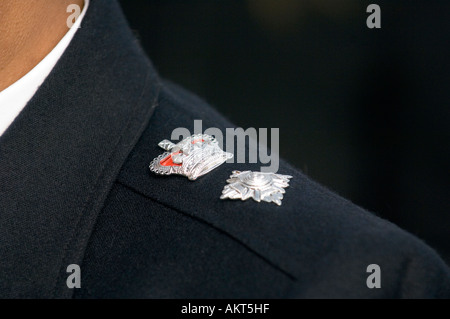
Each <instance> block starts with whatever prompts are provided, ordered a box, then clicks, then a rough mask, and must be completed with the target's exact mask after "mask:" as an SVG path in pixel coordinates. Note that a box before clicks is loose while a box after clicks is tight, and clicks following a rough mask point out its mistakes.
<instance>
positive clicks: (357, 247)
mask: <svg viewBox="0 0 450 319" xmlns="http://www.w3.org/2000/svg"><path fill="white" fill-rule="evenodd" d="M158 104H159V105H158V107H157V108H156V110H155V113H154V115H153V117H152V118H151V120H150V123H149V125H148V127H147V129H146V130H145V132H144V134H143V135H142V136H141V138H140V140H139V142H138V144H137V145H136V147H135V148H134V150H133V151H132V153H131V154H130V156H129V158H128V160H127V161H126V163H125V165H124V166H123V167H122V170H121V172H120V174H119V176H118V178H117V182H118V183H120V184H121V185H125V186H126V187H128V188H130V189H132V190H134V191H135V192H137V193H139V194H140V195H141V196H142V197H143V198H145V199H146V200H152V201H155V202H157V203H159V204H161V205H164V206H165V207H167V208H169V209H172V210H174V211H177V212H179V213H180V214H184V215H186V216H190V217H192V218H194V219H195V220H197V221H200V222H202V223H205V224H206V225H208V226H209V227H211V228H213V229H215V230H217V231H220V232H223V233H224V234H226V236H228V237H229V238H232V239H233V240H235V241H237V242H238V243H240V244H241V245H242V246H244V247H246V248H248V249H249V250H250V251H252V252H253V253H254V254H255V255H257V256H258V258H262V259H263V260H265V261H266V262H267V263H269V264H271V266H273V267H274V268H275V269H277V271H280V272H282V273H284V274H286V275H287V276H288V277H289V278H291V279H292V281H293V288H292V296H295V297H323V296H330V297H339V296H354V297H361V296H369V297H401V296H409V297H433V296H441V295H443V294H445V293H448V290H447V289H448V282H449V273H448V268H447V267H446V265H445V264H444V263H443V262H442V260H441V259H440V258H439V257H438V256H437V254H436V253H435V252H434V251H433V250H432V249H431V248H429V247H428V246H426V245H425V244H424V243H423V242H421V241H420V240H418V239H417V238H415V237H414V236H412V235H410V234H408V233H406V232H404V231H403V230H401V229H399V228H398V227H396V226H395V225H393V224H391V223H389V222H387V221H385V220H382V219H380V218H378V217H376V216H375V215H373V214H371V213H370V212H367V211H366V210H364V209H362V208H360V207H358V206H356V205H354V204H353V203H351V202H350V201H348V200H346V199H344V198H342V197H340V196H338V195H336V194H335V193H333V192H331V191H329V190H327V189H326V188H324V187H322V186H321V185H319V184H317V183H315V182H314V181H312V180H310V179H309V178H308V177H307V176H305V175H304V174H302V173H301V172H300V171H298V170H296V169H295V168H293V167H292V166H291V165H289V164H288V163H286V162H284V161H283V160H281V161H280V166H279V171H278V173H280V174H286V175H290V176H292V179H291V180H290V186H289V187H288V188H286V193H285V194H284V198H283V201H282V205H281V206H277V205H275V204H273V203H266V202H261V203H257V202H255V201H253V200H251V199H249V200H246V201H241V200H222V199H220V195H221V193H222V190H223V187H224V186H225V184H226V180H227V179H228V178H229V176H230V175H231V172H232V171H234V170H239V171H246V170H252V171H259V170H260V167H261V165H262V164H261V163H253V164H252V163H224V164H222V165H221V166H219V167H218V168H216V169H214V170H213V171H211V172H210V173H208V174H206V175H204V176H202V177H200V178H198V179H197V180H195V181H190V180H188V179H187V178H186V177H183V176H175V175H172V176H158V175H155V174H153V173H151V172H150V171H149V169H148V166H149V163H150V161H151V160H152V159H153V158H155V157H157V156H158V155H160V154H161V153H162V152H163V151H162V150H161V149H160V148H159V147H158V143H159V142H160V141H162V140H164V139H170V137H171V135H172V132H173V130H174V129H176V128H186V129H188V130H189V131H190V132H194V120H202V126H203V130H205V129H206V128H209V127H215V128H219V129H220V130H223V131H225V129H226V128H230V127H234V126H233V125H232V124H231V123H230V122H229V121H228V120H226V119H225V118H224V117H222V116H221V115H220V114H219V113H218V112H216V111H215V110H214V109H213V108H211V107H210V106H209V105H208V104H207V103H205V102H204V101H203V100H201V99H200V98H198V97H196V96H195V95H193V94H190V93H189V92H187V91H186V90H184V89H181V88H179V87H178V86H176V85H174V84H171V83H165V84H164V85H163V87H162V90H161V92H160V96H159V103H158ZM192 245H194V246H196V247H198V248H199V249H201V246H202V242H195V243H192ZM372 264H376V265H379V267H380V269H381V271H382V274H383V289H368V288H367V285H366V280H367V277H368V276H369V274H368V272H367V269H368V266H369V265H372ZM443 278H444V280H443Z"/></svg>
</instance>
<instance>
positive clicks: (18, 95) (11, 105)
mask: <svg viewBox="0 0 450 319" xmlns="http://www.w3.org/2000/svg"><path fill="white" fill-rule="evenodd" d="M88 6H89V0H84V7H83V11H82V12H81V14H80V16H79V17H78V18H77V19H76V21H75V23H74V24H73V26H72V27H71V28H70V29H69V31H68V32H67V33H66V35H65V36H64V37H63V38H62V39H61V41H59V43H58V44H57V45H56V47H54V48H53V50H52V51H51V52H50V53H49V54H48V55H47V56H46V57H45V58H44V59H43V60H42V61H41V62H39V64H38V65H36V66H35V67H34V68H33V69H32V70H31V71H30V72H28V73H27V74H25V75H24V76H23V77H22V78H20V79H19V80H18V81H16V82H14V83H13V84H11V85H10V86H9V87H7V88H6V89H4V90H3V91H1V92H0V136H1V135H2V134H3V133H4V132H5V131H6V129H7V128H8V127H9V126H10V125H11V123H12V122H13V121H14V119H15V118H16V117H17V115H19V113H20V112H21V111H22V110H23V108H24V107H25V105H27V103H28V101H30V100H31V98H32V97H33V96H34V94H35V93H36V91H37V90H38V89H39V87H40V86H41V85H42V83H44V81H45V79H46V78H47V76H48V75H49V74H50V72H51V71H52V70H53V68H54V67H55V65H56V63H57V62H58V60H59V59H60V58H61V56H62V55H63V53H64V51H65V50H66V49H67V47H68V46H69V44H70V42H71V41H72V38H73V37H74V35H75V33H76V32H77V30H78V28H79V27H80V25H81V21H82V20H83V18H84V16H85V14H86V11H87V8H88ZM69 12H71V11H69ZM68 17H69V15H68Z"/></svg>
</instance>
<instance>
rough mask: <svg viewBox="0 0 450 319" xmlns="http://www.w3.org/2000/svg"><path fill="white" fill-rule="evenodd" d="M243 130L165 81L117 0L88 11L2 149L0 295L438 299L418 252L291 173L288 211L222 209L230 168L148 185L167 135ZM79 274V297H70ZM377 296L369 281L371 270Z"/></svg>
mask: <svg viewBox="0 0 450 319" xmlns="http://www.w3.org/2000/svg"><path fill="white" fill-rule="evenodd" d="M195 119H201V120H202V121H203V127H204V128H205V127H218V128H221V129H225V128H227V127H233V126H232V124H230V123H229V122H228V121H227V120H225V119H224V118H223V117H221V116H220V115H219V114H217V113H216V112H215V111H214V110H213V109H212V108H211V107H210V106H208V105H207V104H205V102H203V101H202V100H200V99H199V98H197V97H196V96H194V95H192V94H190V93H188V92H186V91H184V90H183V89H180V88H178V87H176V86H175V85H172V84H169V83H167V82H165V81H163V80H161V79H160V78H159V77H158V75H157V73H156V72H155V70H154V68H153V66H152V64H151V62H150V61H149V60H148V58H147V57H146V56H145V54H144V53H143V51H142V49H141V48H140V46H139V45H138V43H137V41H136V40H135V38H134V37H133V35H132V32H131V31H130V30H129V28H128V26H127V24H126V21H125V19H124V17H123V16H122V13H121V11H120V8H119V7H118V4H117V3H116V2H115V1H111V0H93V1H91V5H90V8H89V10H88V12H87V15H86V17H85V19H84V21H83V25H82V28H81V29H80V30H79V31H78V32H77V34H76V36H75V38H74V39H73V41H72V43H71V44H70V46H69V48H68V49H67V51H66V52H65V53H64V55H63V57H62V58H61V60H60V61H59V62H58V64H57V65H56V67H55V68H54V70H53V71H52V73H51V74H50V76H49V77H48V78H47V80H46V81H45V82H44V84H43V85H42V86H41V87H40V89H39V90H38V92H37V94H36V95H35V96H34V97H33V99H32V100H31V101H30V102H29V103H28V105H27V106H26V108H25V109H24V110H23V112H22V113H21V114H20V115H19V117H18V118H17V119H16V120H15V121H14V123H13V124H12V125H11V126H10V127H9V129H8V130H7V131H6V132H5V133H4V135H3V136H2V137H1V138H0V297H3V298H19V297H26V298H33V297H37V298H97V297H102V298H108V297H113V298H116V297H126V298H133V297H138V298H141V297H143V298H223V297H232V298H255V297H256V298H316V297H319V298H322V297H344V298H346V297H364V298H397V297H404V298H410V297H411V298H413V297H414V298H422V297H425V298H434V297H449V296H450V275H449V270H448V268H447V266H446V265H445V264H444V262H443V261H442V260H441V259H440V258H439V257H438V255H437V254H436V253H435V252H434V251H433V250H432V249H431V248H429V247H428V246H426V245H425V244H424V243H423V242H421V241H420V240H418V239H417V238H415V237H413V236H412V235H410V234H408V233H406V232H404V231H402V230H401V229H399V228H397V227H396V226H395V225H393V224H391V223H389V222H387V221H384V220H382V219H380V218H378V217H376V216H374V215H373V214H371V213H369V212H367V211H365V210H364V209H361V208H359V207H357V206H355V205H354V204H352V203H351V202H349V201H347V200H345V199H343V198H341V197H339V196H338V195H336V194H334V193H332V192H330V191H329V190H327V189H325V188H324V187H322V186H320V185H318V184H316V183H315V182H313V181H311V180H310V179H308V177H306V176H305V175H303V174H302V173H301V172H299V171H298V170H296V169H295V168H293V167H291V166H290V165H288V164H287V163H285V162H281V164H280V169H279V173H280V174H288V175H292V176H293V178H292V180H291V186H290V187H289V188H287V189H286V194H285V197H284V199H283V204H282V206H280V207H278V206H277V205H275V204H273V203H270V204H269V203H256V202H255V201H253V200H247V201H239V200H238V201H232V200H220V199H219V197H220V195H221V191H222V189H223V187H224V185H225V183H226V179H227V178H228V177H229V175H230V174H231V171H232V170H248V169H251V170H259V169H260V166H261V165H260V164H237V163H236V164H230V163H227V164H223V165H221V166H220V167H219V168H217V169H215V170H214V171H212V172H210V173H209V174H207V175H205V176H203V177H200V178H199V179H198V180H196V181H189V180H188V179H187V178H185V177H181V176H163V177H161V176H157V175H154V174H152V173H150V171H149V169H148V165H149V163H150V161H151V160H152V159H153V158H154V157H156V156H158V155H159V154H161V149H160V148H159V147H158V142H160V141H161V140H163V139H169V138H170V135H171V132H172V130H173V129H175V128H177V127H186V128H188V129H190V130H191V131H192V130H193V127H192V126H193V123H194V120H195ZM70 264H78V265H80V267H81V288H80V289H69V288H68V287H67V285H66V279H67V277H68V275H69V274H68V273H67V272H66V269H67V266H68V265H70ZM370 264H377V265H379V266H380V269H381V288H379V289H377V288H374V289H369V288H368V287H367V285H366V280H367V277H368V276H369V275H370V273H368V272H367V266H368V265H370Z"/></svg>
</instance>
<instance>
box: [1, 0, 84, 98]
mask: <svg viewBox="0 0 450 319" xmlns="http://www.w3.org/2000/svg"><path fill="white" fill-rule="evenodd" d="M70 4H77V5H79V6H80V8H81V10H82V9H83V5H84V0H1V1H0V92H1V91H3V90H4V89H6V88H7V87H8V86H10V85H11V84H13V83H14V82H16V81H17V80H19V79H20V78H21V77H23V76H24V75H25V74H27V73H28V72H29V71H30V70H31V69H33V68H34V67H35V66H36V65H37V64H39V62H41V61H42V60H43V59H44V58H45V57H46V56H47V54H49V53H50V52H51V51H52V50H53V48H54V47H55V46H56V45H57V44H58V42H59V41H60V40H61V39H62V38H63V37H64V35H65V34H66V33H67V31H69V28H68V26H67V19H68V17H69V16H70V15H71V14H72V12H67V7H68V6H69V5H70Z"/></svg>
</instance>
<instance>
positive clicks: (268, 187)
mask: <svg viewBox="0 0 450 319" xmlns="http://www.w3.org/2000/svg"><path fill="white" fill-rule="evenodd" d="M291 178H292V176H289V175H281V174H275V173H261V172H252V171H244V172H240V171H233V174H232V175H231V176H230V179H228V180H227V182H228V185H225V187H224V189H223V191H222V196H220V198H221V199H226V198H229V199H241V200H247V199H249V198H253V199H254V200H255V201H257V202H260V201H265V202H268V203H270V202H273V203H275V204H277V205H279V206H280V205H281V200H282V199H283V194H284V193H285V192H286V191H285V190H284V189H285V188H286V187H288V186H289V179H291Z"/></svg>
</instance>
